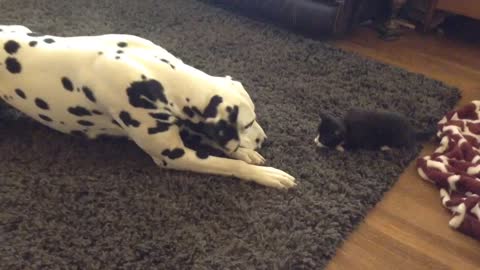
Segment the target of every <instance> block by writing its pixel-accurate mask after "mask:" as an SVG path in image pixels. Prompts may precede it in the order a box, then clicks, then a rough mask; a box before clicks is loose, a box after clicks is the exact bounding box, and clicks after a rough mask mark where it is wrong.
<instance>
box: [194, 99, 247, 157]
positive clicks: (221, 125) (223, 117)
mask: <svg viewBox="0 0 480 270" xmlns="http://www.w3.org/2000/svg"><path fill="white" fill-rule="evenodd" d="M203 118H204V121H205V132H206V133H207V134H206V135H208V136H209V137H210V138H211V139H212V140H214V141H215V142H216V143H218V144H219V145H220V146H221V147H222V148H224V149H225V150H227V151H229V152H233V151H235V150H236V149H237V148H238V147H239V145H240V139H239V133H238V127H237V118H238V106H235V105H231V104H228V103H227V102H226V101H225V100H224V99H223V98H222V97H221V96H218V95H215V96H213V97H211V98H210V101H209V102H208V104H207V106H206V107H205V109H204V111H203Z"/></svg>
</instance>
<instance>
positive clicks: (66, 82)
mask: <svg viewBox="0 0 480 270" xmlns="http://www.w3.org/2000/svg"><path fill="white" fill-rule="evenodd" d="M62 85H63V88H65V90H68V91H73V88H74V87H73V83H72V81H71V80H70V79H69V78H67V77H62Z"/></svg>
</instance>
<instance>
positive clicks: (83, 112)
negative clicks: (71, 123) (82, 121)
mask: <svg viewBox="0 0 480 270" xmlns="http://www.w3.org/2000/svg"><path fill="white" fill-rule="evenodd" d="M68 112H69V113H71V114H73V115H76V116H87V115H92V113H91V112H90V111H88V110H87V109H86V108H84V107H82V106H76V107H69V108H68Z"/></svg>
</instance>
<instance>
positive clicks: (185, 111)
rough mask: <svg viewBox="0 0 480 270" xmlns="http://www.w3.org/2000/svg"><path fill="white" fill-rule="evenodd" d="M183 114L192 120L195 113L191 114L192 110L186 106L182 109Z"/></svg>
mask: <svg viewBox="0 0 480 270" xmlns="http://www.w3.org/2000/svg"><path fill="white" fill-rule="evenodd" d="M183 113H184V114H186V115H187V116H188V117H190V118H193V117H194V116H195V113H194V112H193V110H192V109H191V108H190V107H188V106H185V107H183Z"/></svg>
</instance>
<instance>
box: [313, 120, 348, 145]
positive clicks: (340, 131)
mask: <svg viewBox="0 0 480 270" xmlns="http://www.w3.org/2000/svg"><path fill="white" fill-rule="evenodd" d="M344 139H345V125H344V124H343V123H342V122H341V121H340V120H339V119H337V118H335V117H333V116H331V115H328V114H326V113H320V123H319V124H318V135H317V137H316V138H315V143H316V144H317V146H318V147H329V148H332V147H336V146H338V145H340V144H341V143H342V142H343V141H344Z"/></svg>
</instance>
